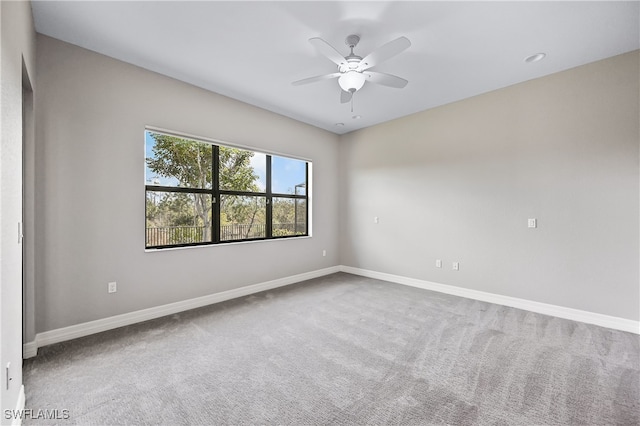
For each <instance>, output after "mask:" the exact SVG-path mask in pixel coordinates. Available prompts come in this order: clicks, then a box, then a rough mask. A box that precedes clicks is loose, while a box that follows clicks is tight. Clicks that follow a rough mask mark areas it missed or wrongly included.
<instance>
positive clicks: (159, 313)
mask: <svg viewBox="0 0 640 426" xmlns="http://www.w3.org/2000/svg"><path fill="white" fill-rule="evenodd" d="M339 271H340V267H339V266H333V267H330V268H325V269H319V270H317V271H311V272H305V273H303V274H298V275H292V276H289V277H285V278H279V279H277V280H273V281H266V282H263V283H259V284H253V285H248V286H245V287H240V288H236V289H233V290H227V291H222V292H220V293H214V294H210V295H207V296H202V297H196V298H194V299H188V300H183V301H180V302H175V303H169V304H167V305H161V306H156V307H153V308H148V309H142V310H140V311H134V312H129V313H126V314H121V315H115V316H113V317H109V318H102V319H99V320H95V321H89V322H85V323H82V324H76V325H72V326H69V327H64V328H58V329H56V330H50V331H45V332H43V333H38V334H36V337H35V340H34V341H32V342H27V343H25V344H23V346H22V354H23V358H25V359H26V358H31V357H34V356H36V355H37V353H38V348H39V347H42V346H46V345H51V344H53V343H59V342H64V341H66V340H71V339H76V338H78V337H84V336H89V335H91V334H95V333H100V332H102V331H107V330H112V329H114V328H118V327H123V326H126V325H131V324H135V323H138V322H142V321H148V320H151V319H155V318H160V317H163V316H167V315H172V314H176V313H178V312H184V311H188V310H190V309H195V308H200V307H203V306H208V305H212V304H214V303H219V302H223V301H225V300H230V299H235V298H238V297H242V296H248V295H250V294H254V293H259V292H261V291H265V290H271V289H274V288H278V287H282V286H286V285H289V284H294V283H298V282H301V281H305V280H310V279H313V278H318V277H322V276H325V275H329V274H333V273H336V272H339Z"/></svg>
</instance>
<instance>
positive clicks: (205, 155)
mask: <svg viewBox="0 0 640 426" xmlns="http://www.w3.org/2000/svg"><path fill="white" fill-rule="evenodd" d="M151 137H152V138H153V139H154V140H155V144H154V146H153V157H151V158H147V159H146V160H147V165H148V166H149V169H150V170H151V171H153V172H154V173H157V174H158V175H160V176H164V177H167V178H172V177H173V178H176V179H177V180H178V186H183V187H188V188H211V184H212V183H211V182H212V181H211V153H212V146H211V145H210V144H207V143H202V142H195V141H190V140H186V139H182V138H178V137H175V136H168V135H163V134H160V133H151Z"/></svg>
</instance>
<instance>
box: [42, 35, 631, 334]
mask: <svg viewBox="0 0 640 426" xmlns="http://www.w3.org/2000/svg"><path fill="white" fill-rule="evenodd" d="M37 47H38V64H37V66H38V68H37V71H38V84H39V91H38V96H37V98H36V114H37V126H36V139H37V143H38V145H37V147H36V148H37V149H36V154H35V165H36V167H35V169H36V170H35V182H36V184H35V191H36V197H35V203H36V207H35V210H36V220H35V225H36V231H37V233H36V240H35V244H36V253H35V257H36V266H35V277H36V279H35V286H36V301H35V307H34V308H33V309H34V312H35V322H36V331H37V332H43V331H47V330H53V329H57V328H61V327H65V326H69V325H74V324H79V323H83V322H87V321H91V320H95V319H100V318H106V317H109V316H113V315H117V314H122V313H127V312H131V311H135V310H139V309H144V308H149V307H154V306H158V305H162V304H166V303H171V302H176V301H181V300H185V299H189V298H193V297H198V296H204V295H208V294H212V293H216V292H220V291H224V290H229V289H234V288H238V287H241V286H245V285H250V284H254V283H260V282H264V281H268V280H272V279H277V278H281V277H287V276H291V275H294V274H299V273H304V272H308V271H313V270H317V269H322V268H326V267H330V266H335V265H338V264H344V265H348V266H353V267H359V268H365V269H370V270H374V271H380V272H386V273H391V274H397V275H401V276H405V277H413V278H418V279H424V280H429V281H433V282H438V283H444V284H450V285H455V286H460V287H464V288H469V289H474V290H481V291H486V292H491V293H496V294H501V295H507V296H513V297H519V298H523V299H528V300H533V301H539V302H545V303H550V304H555V305H560V306H566V307H572V308H576V309H582V310H586V311H591V312H597V313H602V314H607V315H613V316H618V317H622V318H627V319H632V320H638V319H639V318H640V312H639V306H638V305H639V303H638V302H639V300H640V295H639V289H638V283H639V276H638V274H639V269H640V268H639V266H640V265H639V264H638V257H639V248H638V236H639V233H640V232H639V231H640V230H639V226H638V218H639V206H638V205H639V193H640V188H639V167H638V159H639V152H638V145H639V130H638V121H639V120H638V115H639V110H638V101H639V99H638V98H639V95H638V93H639V87H638V61H639V58H638V52H633V53H630V54H626V55H622V56H619V57H615V58H611V59H608V60H605V61H601V62H597V63H593V64H589V65H586V66H582V67H579V68H575V69H572V70H569V71H566V72H563V73H559V74H555V75H551V76H548V77H545V78H541V79H537V80H532V81H529V82H526V83H522V84H519V85H515V86H512V87H509V88H506V89H502V90H499V91H495V92H491V93H487V94H484V95H481V96H478V97H475V98H472V99H468V100H464V101H461V102H457V103H454V104H450V105H447V106H443V107H440V108H436V109H433V110H429V111H425V112H422V113H419V114H415V115H412V116H409V117H405V118H402V119H398V120H394V121H392V122H388V123H385V124H382V125H379V126H375V127H372V128H369V129H365V130H362V131H358V132H354V133H351V134H348V135H344V136H342V137H338V136H336V135H333V134H331V133H328V132H325V131H322V130H319V129H316V128H313V127H311V126H308V125H305V124H302V123H299V122H296V121H293V120H290V119H288V118H284V117H282V116H279V115H277V114H273V113H270V112H267V111H264V110H261V109H259V108H255V107H252V106H249V105H247V104H244V103H241V102H237V101H234V100H231V99H228V98H225V97H223V96H220V95H216V94H213V93H210V92H207V91H204V90H202V89H199V88H196V87H193V86H190V85H187V84H185V83H181V82H178V81H176V80H173V79H170V78H167V77H164V76H161V75H158V74H155V73H152V72H149V71H146V70H143V69H140V68H137V67H134V66H132V65H128V64H125V63H122V62H119V61H116V60H114V59H111V58H108V57H105V56H102V55H99V54H96V53H93V52H90V51H87V50H84V49H81V48H79V47H76V46H72V45H69V44H66V43H64V42H61V41H58V40H54V39H51V38H48V37H46V36H38V46H37ZM145 125H151V126H157V127H161V128H166V129H171V130H175V131H180V132H185V133H190V134H195V135H201V136H205V137H211V138H215V139H219V140H225V141H228V142H230V143H237V144H243V145H249V146H253V147H255V148H257V149H261V150H266V151H272V152H280V153H283V154H289V155H293V156H301V157H306V158H310V159H312V160H313V170H314V174H313V238H308V239H296V240H287V241H268V242H262V243H256V244H253V243H251V244H234V245H224V246H213V247H204V248H194V249H179V250H167V251H160V252H152V253H148V252H145V251H144V186H143V185H144V170H143V162H144V150H143V148H144V146H143V130H144V126H145ZM114 206H115V207H114ZM374 216H378V217H379V218H380V223H378V224H374V223H373V217H374ZM529 217H535V218H537V219H538V223H539V226H538V228H537V229H528V228H527V227H526V224H527V218H529ZM323 249H326V250H327V254H328V255H327V257H322V255H321V253H322V250H323ZM436 258H440V259H442V260H443V261H444V267H443V268H442V269H437V268H435V267H434V260H435V259H436ZM452 261H459V262H460V264H461V270H460V271H458V272H454V271H452V270H451V262H452ZM114 280H115V281H117V282H118V292H117V293H115V294H108V293H107V289H106V286H107V282H109V281H114Z"/></svg>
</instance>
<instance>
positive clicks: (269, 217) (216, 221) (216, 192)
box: [144, 128, 312, 250]
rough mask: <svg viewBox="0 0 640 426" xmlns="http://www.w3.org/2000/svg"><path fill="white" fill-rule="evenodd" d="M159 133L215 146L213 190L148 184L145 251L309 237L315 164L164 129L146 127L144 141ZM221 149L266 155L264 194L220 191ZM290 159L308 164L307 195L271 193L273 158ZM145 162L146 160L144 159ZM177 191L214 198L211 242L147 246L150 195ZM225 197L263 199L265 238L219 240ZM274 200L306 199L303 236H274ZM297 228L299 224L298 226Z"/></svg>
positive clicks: (306, 165)
mask: <svg viewBox="0 0 640 426" xmlns="http://www.w3.org/2000/svg"><path fill="white" fill-rule="evenodd" d="M147 132H150V133H158V134H162V135H166V136H172V137H176V138H181V139H184V140H186V141H193V142H197V143H207V144H210V145H211V146H212V150H211V151H212V152H211V189H207V188H187V187H181V186H161V185H149V184H145V242H144V246H145V250H160V249H167V248H178V247H198V246H209V245H224V244H232V243H240V242H242V243H244V242H253V241H265V240H283V239H290V238H301V237H309V236H310V234H309V228H310V220H309V199H310V196H309V194H310V183H309V168H310V167H309V166H310V165H311V164H312V162H311V161H310V160H307V159H301V158H296V157H293V156H287V155H281V154H268V153H265V152H264V151H258V150H256V149H253V148H249V147H245V146H238V145H232V144H228V143H222V142H220V141H217V140H210V139H206V138H200V137H194V136H186V135H183V134H180V133H174V132H168V131H164V130H156V129H154V128H145V139H146V133H147ZM220 147H225V148H233V149H242V150H245V151H251V152H254V153H257V154H263V155H265V158H266V160H265V161H266V165H265V168H266V173H265V174H266V185H265V186H266V188H265V192H248V191H235V190H227V189H220V175H219V173H220V161H219V159H220ZM274 156H275V157H280V158H287V159H291V160H297V161H303V162H304V163H305V182H304V188H305V191H304V195H297V194H295V193H294V194H286V193H277V192H272V185H271V183H272V173H271V165H272V158H273V157H274ZM145 163H146V158H145ZM150 191H151V192H175V193H186V194H198V193H200V194H209V195H211V203H212V206H211V241H201V242H195V243H178V244H164V245H151V246H150V245H147V243H148V237H147V229H148V228H147V203H146V199H147V194H148V193H149V192H150ZM222 195H237V196H248V197H263V198H265V202H266V212H265V216H266V226H265V236H264V237H258V238H243V239H231V240H222V239H221V238H220V237H221V235H220V228H221V220H220V215H221V212H220V204H221V203H220V197H221V196H222ZM274 198H288V199H294V200H303V201H304V205H305V210H304V212H305V213H304V214H305V222H304V224H305V229H304V233H303V234H295V235H281V236H273V199H274ZM296 229H297V225H296Z"/></svg>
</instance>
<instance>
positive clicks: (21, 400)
mask: <svg viewBox="0 0 640 426" xmlns="http://www.w3.org/2000/svg"><path fill="white" fill-rule="evenodd" d="M25 401H26V397H25V394H24V385H22V386H20V393H19V394H18V402H17V403H16V410H15V411H14V413H23V412H24V404H25ZM21 424H22V416H21V415H17V416H14V417H13V420H11V426H20V425H21Z"/></svg>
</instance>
